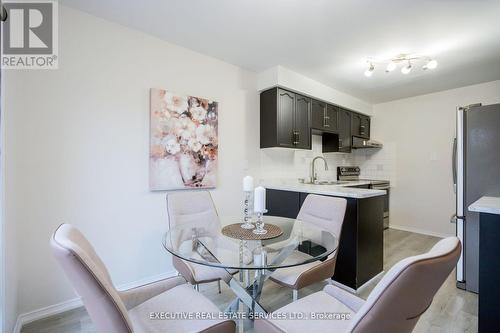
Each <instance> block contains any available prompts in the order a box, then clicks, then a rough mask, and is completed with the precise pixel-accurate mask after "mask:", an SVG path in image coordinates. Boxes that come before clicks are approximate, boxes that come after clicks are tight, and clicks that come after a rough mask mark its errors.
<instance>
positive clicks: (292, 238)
mask: <svg viewBox="0 0 500 333" xmlns="http://www.w3.org/2000/svg"><path fill="white" fill-rule="evenodd" d="M219 219H220V223H221V224H220V225H216V224H212V225H204V224H203V222H202V221H197V222H189V223H183V224H182V225H181V226H176V227H174V228H171V229H170V230H169V231H168V232H166V233H165V235H164V238H163V246H164V248H165V249H166V250H167V251H168V252H170V253H171V254H172V255H174V256H177V257H179V258H180V259H183V260H186V261H189V262H192V263H195V264H200V265H206V266H211V267H213V268H214V269H216V268H218V269H221V271H222V272H223V274H222V275H223V276H224V278H223V279H222V280H223V281H224V282H225V283H226V284H227V285H228V286H229V287H230V288H231V289H232V290H233V292H234V293H235V294H236V296H237V297H236V298H235V299H234V300H233V301H232V302H231V303H230V305H229V307H228V308H227V309H226V312H236V311H238V307H239V305H240V303H243V304H245V305H246V306H247V307H248V310H249V311H251V312H252V313H256V312H260V313H267V311H266V309H264V307H263V306H262V305H261V304H260V297H261V295H262V287H263V285H264V282H265V281H266V280H267V279H268V278H269V277H270V275H271V274H272V273H273V272H274V271H275V270H277V269H283V268H287V267H293V266H299V265H304V264H307V263H310V262H313V261H317V260H325V259H326V258H327V257H328V256H329V255H330V254H332V253H333V252H334V251H335V250H336V249H337V246H338V240H337V236H336V235H334V234H332V233H331V232H329V231H326V230H324V229H321V228H319V227H317V226H315V225H314V224H311V223H304V222H302V221H300V220H296V219H290V218H283V217H276V216H267V215H266V216H264V217H263V219H264V223H265V224H266V225H268V224H272V225H274V226H278V227H279V228H280V229H281V231H282V233H280V235H279V236H277V237H275V238H271V239H262V240H252V239H239V238H233V237H230V236H226V235H227V233H223V231H222V228H223V227H224V226H229V225H231V224H236V223H239V224H241V223H243V218H242V217H220V218H219ZM237 272H239V274H236V273H237Z"/></svg>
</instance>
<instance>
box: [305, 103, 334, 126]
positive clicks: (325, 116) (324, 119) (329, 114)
mask: <svg viewBox="0 0 500 333" xmlns="http://www.w3.org/2000/svg"><path fill="white" fill-rule="evenodd" d="M311 127H312V128H313V129H315V130H319V131H327V132H337V131H338V108H337V107H336V106H334V105H330V104H327V103H325V102H321V101H317V100H314V99H313V100H312V122H311Z"/></svg>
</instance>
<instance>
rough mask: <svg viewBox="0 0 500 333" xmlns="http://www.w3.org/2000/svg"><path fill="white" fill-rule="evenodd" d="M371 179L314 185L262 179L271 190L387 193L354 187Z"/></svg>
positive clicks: (336, 194) (362, 195)
mask: <svg viewBox="0 0 500 333" xmlns="http://www.w3.org/2000/svg"><path fill="white" fill-rule="evenodd" d="M369 184H370V181H350V182H347V183H345V184H335V185H314V184H302V183H299V182H298V181H294V180H274V181H266V180H264V181H261V185H262V186H264V187H265V188H267V189H271V190H282V191H293V192H302V193H310V194H321V195H330V196H334V197H344V198H354V199H364V198H371V197H377V196H381V195H385V194H386V191H385V190H371V189H364V188H353V187H352V186H363V185H369Z"/></svg>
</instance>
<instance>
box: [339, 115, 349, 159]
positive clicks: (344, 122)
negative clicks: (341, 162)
mask: <svg viewBox="0 0 500 333" xmlns="http://www.w3.org/2000/svg"><path fill="white" fill-rule="evenodd" d="M351 142H352V134H351V112H350V111H348V110H345V109H342V108H340V110H339V144H338V151H339V152H340V153H350V152H351Z"/></svg>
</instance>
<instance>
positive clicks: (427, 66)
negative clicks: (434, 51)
mask: <svg viewBox="0 0 500 333" xmlns="http://www.w3.org/2000/svg"><path fill="white" fill-rule="evenodd" d="M437 65H438V62H437V60H435V59H432V60H429V61H428V62H427V63H426V64H425V65H424V67H423V69H434V68H436V67H437Z"/></svg>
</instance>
